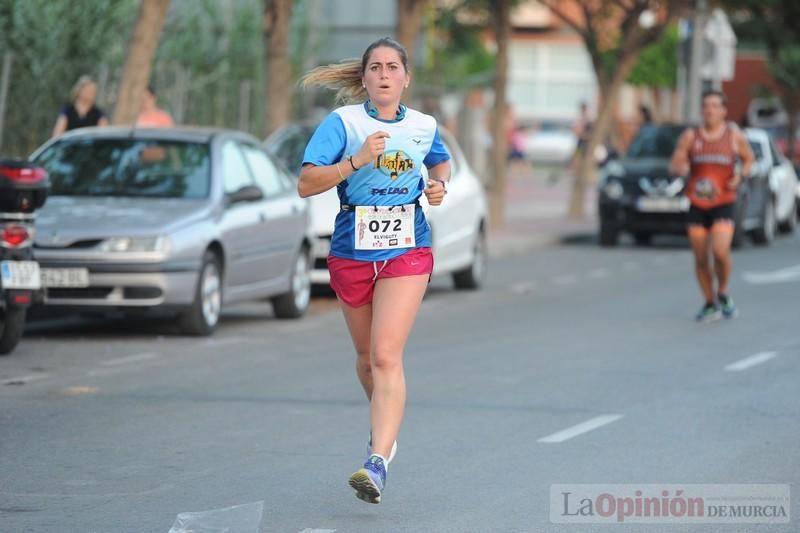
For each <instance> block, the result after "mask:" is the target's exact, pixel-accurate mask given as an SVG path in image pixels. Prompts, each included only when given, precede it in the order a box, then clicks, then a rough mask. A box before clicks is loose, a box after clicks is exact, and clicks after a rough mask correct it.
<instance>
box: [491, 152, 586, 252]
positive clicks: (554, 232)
mask: <svg viewBox="0 0 800 533" xmlns="http://www.w3.org/2000/svg"><path fill="white" fill-rule="evenodd" d="M517 169H518V170H517V172H509V176H508V189H507V191H506V223H505V227H503V228H495V229H490V231H489V255H490V256H492V257H500V256H506V255H514V254H518V253H522V252H525V251H527V250H530V249H533V248H536V247H539V246H548V245H553V244H557V243H559V242H562V241H563V240H565V239H569V238H584V237H592V238H593V237H594V235H595V234H596V232H597V215H596V212H597V200H596V198H597V195H596V189H595V187H594V186H590V187H588V189H587V191H586V209H585V213H586V216H585V217H584V218H583V219H580V220H577V219H572V218H569V217H568V216H567V209H568V204H569V198H570V194H571V191H572V180H573V178H572V176H570V175H569V174H568V173H566V172H562V173H561V175H560V177H559V178H558V179H557V180H556V181H555V182H552V181H550V176H551V169H549V168H544V169H537V170H534V168H533V167H531V166H528V167H526V169H525V170H522V171H520V170H519V167H517ZM555 172H556V175H558V171H557V170H556V171H555Z"/></svg>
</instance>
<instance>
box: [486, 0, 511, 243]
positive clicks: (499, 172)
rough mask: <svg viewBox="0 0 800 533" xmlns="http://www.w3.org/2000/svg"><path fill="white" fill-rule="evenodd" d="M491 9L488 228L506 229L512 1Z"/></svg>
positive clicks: (495, 0)
mask: <svg viewBox="0 0 800 533" xmlns="http://www.w3.org/2000/svg"><path fill="white" fill-rule="evenodd" d="M490 9H491V14H492V20H493V23H494V31H495V40H496V41H497V64H496V69H495V80H494V116H492V137H493V142H492V165H491V168H492V174H493V176H492V180H491V183H492V186H491V190H490V196H489V208H490V212H489V224H490V226H492V227H495V228H502V227H503V226H505V220H506V188H507V183H506V181H507V175H506V174H507V171H508V141H507V138H506V124H507V121H506V115H507V112H508V103H507V100H506V85H507V81H508V80H507V78H508V45H509V41H510V36H511V5H510V0H491V3H490Z"/></svg>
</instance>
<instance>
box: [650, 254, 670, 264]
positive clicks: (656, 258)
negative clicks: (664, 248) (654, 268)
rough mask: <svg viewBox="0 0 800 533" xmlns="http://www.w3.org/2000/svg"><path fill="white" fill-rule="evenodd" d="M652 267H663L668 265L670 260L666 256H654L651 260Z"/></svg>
mask: <svg viewBox="0 0 800 533" xmlns="http://www.w3.org/2000/svg"><path fill="white" fill-rule="evenodd" d="M651 261H652V262H653V264H654V265H658V266H664V265H667V264H669V262H670V258H669V257H668V256H666V255H656V256H653V257H652V258H651Z"/></svg>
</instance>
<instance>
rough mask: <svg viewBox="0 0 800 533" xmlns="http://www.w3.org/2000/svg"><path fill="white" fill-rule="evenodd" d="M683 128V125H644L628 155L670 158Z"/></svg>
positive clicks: (632, 143) (629, 148) (632, 142)
mask: <svg viewBox="0 0 800 533" xmlns="http://www.w3.org/2000/svg"><path fill="white" fill-rule="evenodd" d="M683 129H684V128H683V127H681V126H643V127H642V128H641V129H640V130H639V132H638V133H637V134H636V137H634V139H633V141H631V145H630V147H628V153H627V154H626V155H627V157H633V158H644V157H658V158H670V157H672V152H674V151H675V146H676V145H677V144H678V137H680V135H681V132H682V131H683Z"/></svg>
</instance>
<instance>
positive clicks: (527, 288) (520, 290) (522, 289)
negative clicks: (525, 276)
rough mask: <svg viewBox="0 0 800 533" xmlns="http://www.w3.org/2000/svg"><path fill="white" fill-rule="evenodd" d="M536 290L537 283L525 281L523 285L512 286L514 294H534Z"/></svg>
mask: <svg viewBox="0 0 800 533" xmlns="http://www.w3.org/2000/svg"><path fill="white" fill-rule="evenodd" d="M535 289H536V282H534V281H523V282H522V283H515V284H514V285H512V286H511V292H513V293H514V294H526V293H529V292H533V291H534V290H535Z"/></svg>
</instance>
